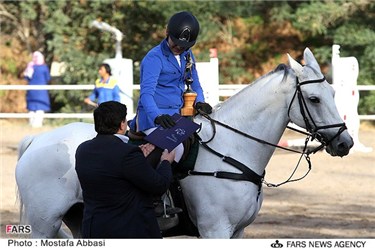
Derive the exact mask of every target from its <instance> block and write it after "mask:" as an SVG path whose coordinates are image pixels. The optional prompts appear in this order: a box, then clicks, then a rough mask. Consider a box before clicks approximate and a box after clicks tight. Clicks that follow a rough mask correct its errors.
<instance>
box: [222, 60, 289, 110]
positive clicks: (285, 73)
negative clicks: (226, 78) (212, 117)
mask: <svg viewBox="0 0 375 250" xmlns="http://www.w3.org/2000/svg"><path fill="white" fill-rule="evenodd" d="M289 70H290V67H289V66H287V65H286V64H279V65H278V66H277V67H276V68H275V69H274V70H272V71H270V72H268V73H267V74H264V75H263V76H261V77H259V78H257V79H256V80H255V81H253V82H252V83H251V84H249V85H247V86H246V87H245V88H244V89H243V90H242V91H239V92H238V93H236V94H234V95H233V96H232V97H231V98H228V99H227V100H225V101H224V102H222V103H219V104H217V105H216V106H215V107H216V110H217V109H221V108H222V107H223V105H224V106H227V105H230V104H229V103H232V102H233V100H235V99H236V98H237V97H238V96H241V95H246V91H244V90H245V89H252V88H253V87H255V86H256V85H257V83H264V84H267V82H268V81H266V82H265V81H264V79H266V78H268V77H269V76H271V75H274V74H275V73H279V72H281V73H283V78H282V80H281V82H284V81H285V80H286V78H287V77H288V74H289Z"/></svg>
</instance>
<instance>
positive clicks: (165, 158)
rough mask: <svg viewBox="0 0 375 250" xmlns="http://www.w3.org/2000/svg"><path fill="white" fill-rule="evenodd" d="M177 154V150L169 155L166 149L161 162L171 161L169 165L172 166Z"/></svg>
mask: <svg viewBox="0 0 375 250" xmlns="http://www.w3.org/2000/svg"><path fill="white" fill-rule="evenodd" d="M175 154H176V152H175V150H172V151H171V152H170V153H169V152H168V150H167V149H164V151H163V153H162V154H161V157H160V161H164V160H167V161H169V163H171V164H172V162H173V161H174V157H175Z"/></svg>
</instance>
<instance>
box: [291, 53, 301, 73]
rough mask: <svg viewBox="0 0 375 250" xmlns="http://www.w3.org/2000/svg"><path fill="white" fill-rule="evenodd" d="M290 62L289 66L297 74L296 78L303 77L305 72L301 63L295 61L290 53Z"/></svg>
mask: <svg viewBox="0 0 375 250" xmlns="http://www.w3.org/2000/svg"><path fill="white" fill-rule="evenodd" d="M288 60H289V65H290V67H291V68H292V69H293V71H294V73H295V74H296V76H301V75H302V71H303V66H302V65H301V64H300V63H299V62H297V61H296V60H294V59H293V58H292V57H291V56H290V55H289V53H288Z"/></svg>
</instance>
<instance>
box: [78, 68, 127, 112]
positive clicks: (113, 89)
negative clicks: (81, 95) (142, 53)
mask: <svg viewBox="0 0 375 250" xmlns="http://www.w3.org/2000/svg"><path fill="white" fill-rule="evenodd" d="M98 73H99V75H100V78H98V79H97V80H96V81H95V88H94V90H93V91H92V93H91V95H90V96H89V97H87V98H85V100H84V102H85V103H87V104H88V105H91V106H94V107H97V106H98V105H99V104H100V103H102V102H108V101H117V102H119V101H120V89H119V87H118V86H117V80H116V79H115V78H113V77H112V73H111V67H110V66H109V65H108V64H106V63H103V64H101V65H100V66H99V70H98Z"/></svg>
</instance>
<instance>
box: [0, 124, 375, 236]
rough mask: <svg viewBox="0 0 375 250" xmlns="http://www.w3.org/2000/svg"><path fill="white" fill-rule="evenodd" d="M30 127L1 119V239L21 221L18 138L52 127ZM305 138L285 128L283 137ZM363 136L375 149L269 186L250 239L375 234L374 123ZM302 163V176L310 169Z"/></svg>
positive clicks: (276, 176)
mask: <svg viewBox="0 0 375 250" xmlns="http://www.w3.org/2000/svg"><path fill="white" fill-rule="evenodd" d="M51 129H52V127H50V126H45V127H43V128H38V129H35V128H34V129H33V128H30V127H29V126H28V125H27V123H26V121H19V120H17V121H13V122H10V121H8V120H1V119H0V159H1V161H0V167H1V172H0V173H1V189H0V193H1V203H0V205H1V211H0V222H1V223H0V224H1V231H0V238H5V237H6V235H5V226H4V225H7V224H17V223H18V218H19V211H18V204H17V200H16V184H15V177H14V173H15V166H16V162H17V145H18V142H19V141H20V140H21V139H22V138H23V137H24V136H26V135H30V134H38V133H40V132H43V131H48V130H51ZM291 138H300V137H299V136H297V135H296V134H295V133H294V132H288V133H285V134H284V136H283V138H282V140H287V139H291ZM359 138H360V141H361V142H362V143H363V144H364V145H365V146H368V147H372V148H373V149H374V151H372V152H371V153H361V152H353V153H351V154H349V155H348V156H346V157H344V158H337V157H331V156H329V155H328V154H327V153H325V152H318V153H316V154H314V155H312V156H311V160H312V170H311V172H310V174H309V175H308V176H307V177H306V178H305V179H303V180H301V181H299V182H294V183H289V184H286V185H283V186H280V187H278V188H268V187H265V188H264V194H265V195H264V202H263V206H262V209H261V211H260V213H259V215H258V217H257V218H256V220H255V222H253V224H251V225H250V226H248V227H247V228H246V230H245V238H261V239H263V238H375V189H374V186H373V185H374V180H375V164H374V162H375V128H373V127H371V126H369V125H362V126H361V130H360V134H359ZM298 158H299V156H298V155H297V154H294V153H288V152H284V151H281V150H276V152H275V154H274V155H273V157H272V159H271V161H270V163H269V165H268V166H267V169H266V170H267V175H266V181H268V182H271V183H279V182H282V181H284V180H286V179H287V178H288V177H289V175H290V173H291V172H292V171H293V169H294V166H295V165H296V163H297V161H298ZM306 167H307V165H306V162H305V161H303V163H301V166H300V169H299V171H297V176H301V175H302V174H303V172H302V171H303V170H306Z"/></svg>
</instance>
